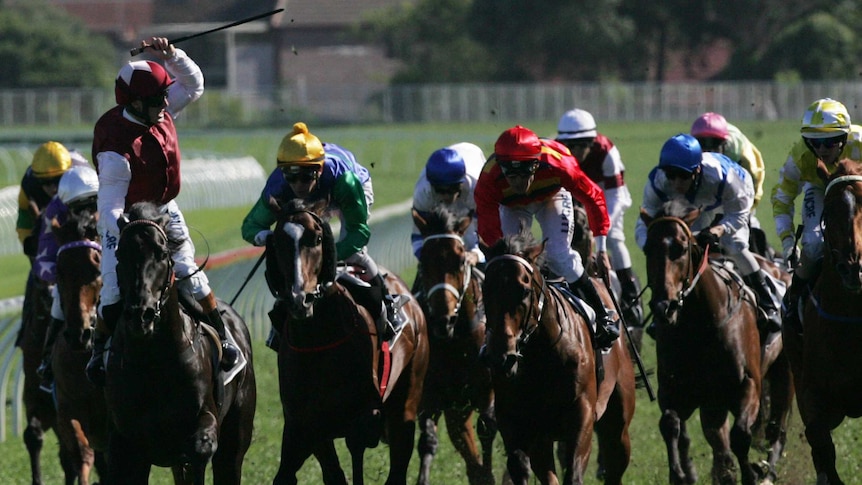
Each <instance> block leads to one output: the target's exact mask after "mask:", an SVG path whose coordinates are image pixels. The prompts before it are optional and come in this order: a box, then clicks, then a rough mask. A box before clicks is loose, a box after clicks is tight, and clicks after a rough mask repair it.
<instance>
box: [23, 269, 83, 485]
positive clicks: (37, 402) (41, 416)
mask: <svg viewBox="0 0 862 485" xmlns="http://www.w3.org/2000/svg"><path fill="white" fill-rule="evenodd" d="M24 291H25V292H26V293H27V295H26V297H25V300H26V301H27V302H28V305H26V306H25V308H24V311H23V313H22V315H21V322H22V323H21V332H20V333H19V335H18V339H17V341H16V345H17V346H18V347H20V348H21V356H22V367H23V369H24V396H23V399H22V400H23V402H24V411H25V415H26V418H27V427H26V428H24V445H25V446H26V447H27V453H28V455H29V457H30V480H31V481H30V483H31V484H32V485H42V483H43V482H42V460H41V455H42V446H43V445H44V443H45V433H46V432H48V431H49V430H51V429H52V428H53V429H54V432H55V433H57V428H56V424H57V412H56V410H55V409H54V401H53V399H52V398H51V395H50V394H48V393H47V392H44V391H42V390H41V389H40V387H39V386H40V383H41V380H42V379H41V378H40V377H39V375H38V374H37V373H36V369H37V368H38V367H39V364H40V363H41V362H42V353H43V346H44V343H45V334H46V333H47V331H48V326H49V325H51V301H52V300H51V288H50V286H48V285H47V284H45V283H44V282H42V281H41V280H40V279H39V278H37V277H36V275H35V274H34V273H32V272H31V273H30V275H29V277H28V279H27V286H26V288H25V290H24ZM57 437H58V438H59V434H58V435H57ZM59 457H60V466H61V467H62V469H63V475H64V477H65V483H66V484H67V485H71V484H73V483H75V479H76V473H75V466H74V464H73V461H74V459H73V457H72V456H69V453H68V452H67V450H66V449H65V448H64V447H62V446H61V447H60V450H59Z"/></svg>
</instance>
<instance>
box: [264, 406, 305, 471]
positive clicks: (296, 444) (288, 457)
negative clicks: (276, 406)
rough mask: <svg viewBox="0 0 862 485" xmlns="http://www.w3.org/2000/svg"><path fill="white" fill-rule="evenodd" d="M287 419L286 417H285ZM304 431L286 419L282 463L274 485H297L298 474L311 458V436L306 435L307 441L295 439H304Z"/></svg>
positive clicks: (282, 438) (283, 430)
mask: <svg viewBox="0 0 862 485" xmlns="http://www.w3.org/2000/svg"><path fill="white" fill-rule="evenodd" d="M285 418H286V416H285ZM301 432H302V430H300V429H298V428H297V427H296V426H292V425H291V424H290V423H289V421H288V420H287V419H285V423H284V427H283V428H282V432H281V461H280V462H279V465H278V472H276V474H275V478H273V479H272V485H296V483H297V479H296V472H297V471H299V469H300V468H301V467H302V464H303V463H305V460H307V459H308V457H309V456H311V451H312V450H311V447H310V446H309V444H308V438H307V437H308V436H309V434H305V435H304V436H306V439H295V438H297V437H302V436H303V435H302V434H300V433H301Z"/></svg>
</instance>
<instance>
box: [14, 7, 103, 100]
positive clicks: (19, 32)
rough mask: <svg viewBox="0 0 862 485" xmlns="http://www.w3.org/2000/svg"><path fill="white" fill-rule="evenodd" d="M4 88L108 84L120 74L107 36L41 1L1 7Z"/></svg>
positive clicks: (97, 85)
mask: <svg viewBox="0 0 862 485" xmlns="http://www.w3.org/2000/svg"><path fill="white" fill-rule="evenodd" d="M0 66H3V67H2V69H0V88H39V87H107V86H109V85H110V84H111V82H112V81H113V78H114V76H115V75H116V67H115V66H114V50H113V48H112V46H111V43H110V41H108V39H106V38H104V37H101V36H98V35H95V34H93V33H92V32H90V31H88V30H87V29H86V28H85V27H84V25H83V24H82V23H81V22H80V21H78V20H77V19H75V18H74V17H71V16H68V15H66V14H65V13H64V12H63V11H62V10H60V9H56V8H47V7H46V5H45V4H44V3H41V2H28V3H26V4H25V3H21V4H17V3H15V4H13V5H5V6H4V7H3V8H2V9H0Z"/></svg>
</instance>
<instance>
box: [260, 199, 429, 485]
mask: <svg viewBox="0 0 862 485" xmlns="http://www.w3.org/2000/svg"><path fill="white" fill-rule="evenodd" d="M273 208H274V209H276V210H277V211H278V222H277V223H276V227H275V230H274V235H273V242H272V245H271V249H272V253H274V254H272V253H270V256H271V257H272V261H271V262H270V263H269V264H268V265H267V273H268V274H267V279H268V280H269V281H270V283H271V285H272V286H273V290H274V291H275V292H276V295H277V298H280V299H281V300H283V301H284V302H285V304H286V305H287V307H288V311H287V317H286V321H285V322H284V326H283V327H282V329H281V346H280V349H279V354H278V375H279V391H280V395H281V402H282V410H283V413H284V430H283V434H282V444H281V463H280V466H279V469H278V473H277V475H276V476H275V479H274V480H273V484H295V483H297V479H296V472H297V470H299V468H300V467H301V466H302V464H303V463H304V462H305V461H306V460H307V459H308V458H309V456H311V455H312V454H313V455H314V456H315V457H316V458H317V459H318V461H319V462H320V465H321V469H322V471H323V481H324V483H327V484H346V483H347V481H346V478H345V475H344V472H343V471H342V469H341V465H340V464H339V461H338V457H337V455H336V453H335V447H334V443H333V440H335V439H336V438H340V437H344V438H345V442H346V444H347V448H348V450H349V451H350V454H351V458H352V470H353V481H352V483H355V484H359V485H361V484H362V483H364V476H363V463H362V460H363V455H364V452H365V448H366V447H374V446H376V445H377V442H378V440H379V439H380V438H381V430H380V428H379V426H377V425H376V423H375V420H374V419H371V418H372V416H371V413H372V412H373V410H375V409H379V408H380V405H381V403H382V407H383V416H382V419H383V436H382V438H383V439H384V441H386V442H387V443H388V444H389V458H390V466H389V476H388V478H387V480H386V483H387V484H388V485H395V484H406V483H407V467H408V465H409V463H410V457H411V455H412V454H413V442H414V434H415V428H416V424H415V422H416V415H417V412H418V408H419V403H420V400H421V398H422V387H423V381H424V378H425V373H426V371H427V368H428V337H427V330H426V328H425V318H424V315H423V314H422V309H421V308H420V307H419V305H418V304H417V303H416V302H415V301H413V300H411V301H410V302H409V303H407V305H405V310H406V312H407V315H408V317H409V322H408V323H406V324H405V325H404V327H403V330H402V331H401V332H400V333H399V334H398V335H397V336H396V337H395V338H394V339H393V340H392V341H391V342H386V343H382V344H380V343H378V336H377V329H376V325H375V322H374V321H373V320H372V318H371V316H370V315H369V313H368V311H367V310H366V309H365V308H364V307H363V306H361V305H359V304H357V303H356V302H355V301H354V299H353V296H352V295H351V293H350V292H349V291H348V290H347V288H346V287H345V285H344V284H342V283H341V282H340V281H341V279H336V262H337V261H336V256H335V240H334V238H333V235H332V230H331V229H330V227H329V224H328V222H326V221H325V220H324V219H322V218H321V217H320V215H319V214H320V211H322V210H323V207H322V205H317V206H315V207H306V206H305V205H304V204H303V203H302V202H301V201H300V200H293V201H290V202H289V203H288V205H287V206H286V207H284V208H283V209H281V208H278V207H277V206H276V205H273ZM381 272H382V273H383V274H385V270H383V269H382V268H381ZM386 284H387V286H388V287H389V291H390V292H392V293H399V294H407V293H409V291H408V290H407V286H406V285H405V284H404V282H403V281H402V280H400V279H399V278H396V277H395V276H393V275H391V274H390V275H388V276H387V277H386ZM381 346H382V350H378V349H379V348H380V347H381ZM378 376H379V377H378Z"/></svg>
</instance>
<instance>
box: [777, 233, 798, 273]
mask: <svg viewBox="0 0 862 485" xmlns="http://www.w3.org/2000/svg"><path fill="white" fill-rule="evenodd" d="M781 249H782V251H783V253H784V264H785V265H787V269H789V270H791V269H793V268H794V267H795V266H796V265H797V264H798V263H799V248H798V247H797V246H796V241H795V240H794V239H793V238H792V237H786V238H784V239H782V240H781Z"/></svg>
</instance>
